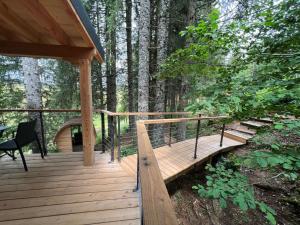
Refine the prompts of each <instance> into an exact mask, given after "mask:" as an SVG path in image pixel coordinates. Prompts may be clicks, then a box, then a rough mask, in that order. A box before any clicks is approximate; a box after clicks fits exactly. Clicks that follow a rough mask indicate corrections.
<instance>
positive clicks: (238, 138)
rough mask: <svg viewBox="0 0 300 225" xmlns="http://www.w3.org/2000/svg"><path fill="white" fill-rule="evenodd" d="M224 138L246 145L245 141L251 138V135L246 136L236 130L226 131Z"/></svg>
mask: <svg viewBox="0 0 300 225" xmlns="http://www.w3.org/2000/svg"><path fill="white" fill-rule="evenodd" d="M224 136H225V137H227V138H230V139H232V140H235V141H239V142H241V143H247V140H249V139H250V138H252V137H253V135H251V134H246V133H243V132H240V131H237V130H226V131H224Z"/></svg>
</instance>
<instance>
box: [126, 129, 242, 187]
mask: <svg viewBox="0 0 300 225" xmlns="http://www.w3.org/2000/svg"><path fill="white" fill-rule="evenodd" d="M220 138H221V136H220V135H212V136H205V137H200V138H199V139H198V149H197V158H196V159H194V150H195V139H189V140H185V141H182V142H178V143H175V144H172V145H171V146H163V147H160V148H157V149H154V154H155V156H156V159H157V161H158V165H159V168H160V171H161V173H162V176H163V179H164V180H165V182H166V183H167V182H170V181H172V180H173V179H175V178H176V177H178V176H179V175H181V174H182V173H184V172H186V171H187V170H189V169H191V168H192V167H193V166H194V165H196V164H199V163H201V162H204V161H206V160H207V159H209V158H210V157H212V156H213V155H216V154H218V153H220V152H224V151H229V150H231V149H233V148H234V147H236V146H240V145H243V144H244V143H242V142H239V141H235V140H233V139H230V138H227V137H224V140H223V146H222V147H220ZM136 161H137V156H136V154H135V155H131V156H127V157H124V158H122V161H121V167H122V168H123V169H124V170H125V171H127V173H128V174H129V175H131V176H136Z"/></svg>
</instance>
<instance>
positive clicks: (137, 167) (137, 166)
mask: <svg viewBox="0 0 300 225" xmlns="http://www.w3.org/2000/svg"><path fill="white" fill-rule="evenodd" d="M139 188H140V160H139V150H137V163H136V188H135V189H134V190H133V191H138V190H139Z"/></svg>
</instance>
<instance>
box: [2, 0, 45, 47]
mask: <svg viewBox="0 0 300 225" xmlns="http://www.w3.org/2000/svg"><path fill="white" fill-rule="evenodd" d="M0 19H2V21H4V22H5V24H6V25H7V26H10V27H12V28H13V29H14V30H15V31H16V32H18V35H20V36H23V37H24V38H26V39H27V40H28V41H33V42H39V41H40V35H39V34H38V33H37V32H36V31H35V30H33V29H32V26H31V25H29V24H27V23H26V22H25V21H24V20H22V19H20V18H19V17H18V16H17V15H15V13H14V12H12V11H11V10H10V9H9V7H7V5H6V4H5V3H4V2H0Z"/></svg>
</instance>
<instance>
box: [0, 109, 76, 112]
mask: <svg viewBox="0 0 300 225" xmlns="http://www.w3.org/2000/svg"><path fill="white" fill-rule="evenodd" d="M0 112H81V110H80V109H0Z"/></svg>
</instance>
